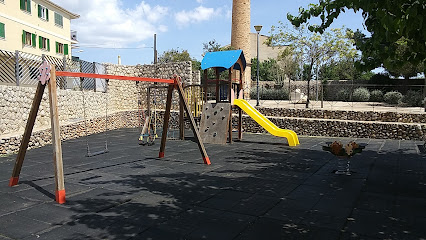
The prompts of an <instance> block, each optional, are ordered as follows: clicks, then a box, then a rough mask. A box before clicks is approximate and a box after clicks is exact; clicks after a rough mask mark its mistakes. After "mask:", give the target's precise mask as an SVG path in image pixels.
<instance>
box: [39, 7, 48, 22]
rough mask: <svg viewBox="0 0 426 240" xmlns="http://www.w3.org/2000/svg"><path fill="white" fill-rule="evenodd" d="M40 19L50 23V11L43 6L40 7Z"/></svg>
mask: <svg viewBox="0 0 426 240" xmlns="http://www.w3.org/2000/svg"><path fill="white" fill-rule="evenodd" d="M38 17H39V18H41V19H44V20H46V21H49V9H47V8H46V7H44V6H42V5H38Z"/></svg>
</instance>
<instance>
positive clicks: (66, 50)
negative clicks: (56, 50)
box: [64, 44, 68, 55]
mask: <svg viewBox="0 0 426 240" xmlns="http://www.w3.org/2000/svg"><path fill="white" fill-rule="evenodd" d="M64 55H68V44H64Z"/></svg>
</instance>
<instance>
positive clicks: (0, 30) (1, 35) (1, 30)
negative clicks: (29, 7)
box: [0, 22, 5, 38]
mask: <svg viewBox="0 0 426 240" xmlns="http://www.w3.org/2000/svg"><path fill="white" fill-rule="evenodd" d="M0 38H5V31H4V23H1V22H0Z"/></svg>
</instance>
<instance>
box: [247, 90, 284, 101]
mask: <svg viewBox="0 0 426 240" xmlns="http://www.w3.org/2000/svg"><path fill="white" fill-rule="evenodd" d="M250 98H251V99H257V90H256V88H252V89H251V91H250ZM259 99H261V100H288V91H287V89H284V88H280V89H274V88H269V89H268V88H259Z"/></svg>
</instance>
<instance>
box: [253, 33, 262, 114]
mask: <svg viewBox="0 0 426 240" xmlns="http://www.w3.org/2000/svg"><path fill="white" fill-rule="evenodd" d="M254 29H256V32H257V79H256V83H257V102H256V106H259V33H260V30H262V25H256V26H254Z"/></svg>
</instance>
